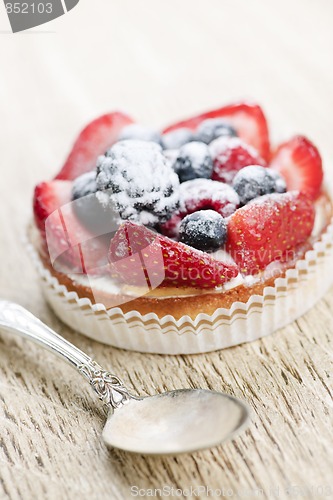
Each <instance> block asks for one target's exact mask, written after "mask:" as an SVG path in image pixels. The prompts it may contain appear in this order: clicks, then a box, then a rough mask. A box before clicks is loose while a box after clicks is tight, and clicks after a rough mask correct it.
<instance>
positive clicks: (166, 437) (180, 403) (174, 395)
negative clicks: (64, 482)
mask: <svg viewBox="0 0 333 500" xmlns="http://www.w3.org/2000/svg"><path fill="white" fill-rule="evenodd" d="M0 328H1V329H5V330H10V331H13V332H16V333H18V334H20V335H21V336H22V337H25V338H28V339H30V340H32V341H34V342H35V343H37V344H40V345H41V346H43V347H46V348H47V349H48V350H50V351H51V352H53V353H55V354H57V355H58V356H59V357H60V358H63V359H65V360H66V361H67V362H68V363H69V364H71V365H72V366H74V367H75V368H76V369H77V370H78V371H79V372H80V373H81V375H83V377H84V378H85V379H87V380H88V382H89V383H90V385H91V386H92V388H93V390H94V391H95V393H96V394H97V396H98V398H99V399H100V400H102V401H103V402H104V403H105V404H106V405H107V406H108V407H109V414H108V419H107V422H106V424H105V427H104V430H103V439H104V441H105V443H106V444H107V445H108V446H111V447H115V448H119V449H122V450H126V451H129V452H134V453H141V454H153V455H164V454H178V453H184V452H194V451H197V450H202V449H205V448H210V447H212V446H216V445H218V444H220V443H222V442H223V441H225V440H227V439H230V438H231V437H234V436H235V434H236V433H237V432H239V431H240V430H241V429H244V427H245V426H246V424H247V423H248V420H249V411H248V408H247V405H245V404H244V403H243V402H242V401H240V400H238V399H236V398H234V397H231V396H228V395H227V394H223V393H220V392H214V391H208V390H203V389H181V390H176V391H171V392H164V393H162V394H158V395H155V396H149V397H138V396H135V395H132V394H131V393H130V392H129V391H128V389H127V388H126V387H125V386H124V384H123V382H122V381H121V380H120V379H119V378H118V377H117V376H116V375H114V374H112V373H109V372H108V371H105V370H103V369H102V368H101V367H100V366H99V365H98V364H97V363H96V362H95V361H93V360H92V359H91V358H90V357H89V356H87V355H86V354H84V353H83V352H82V351H80V350H79V349H77V347H75V346H74V345H72V344H71V343H70V342H68V341H67V340H65V339H64V338H63V337H61V336H60V335H58V334H57V333H55V332H54V331H53V330H51V328H49V327H48V326H46V325H45V324H44V323H42V322H41V321H40V320H39V319H38V318H36V317H35V316H34V315H33V314H31V313H30V312H29V311H27V310H26V309H24V308H23V307H21V306H19V305H18V304H14V303H12V302H7V301H0Z"/></svg>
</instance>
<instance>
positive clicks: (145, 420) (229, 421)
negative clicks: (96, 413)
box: [103, 389, 249, 455]
mask: <svg viewBox="0 0 333 500" xmlns="http://www.w3.org/2000/svg"><path fill="white" fill-rule="evenodd" d="M248 418H249V411H248V409H247V406H245V405H244V404H243V403H242V402H241V401H239V400H238V399H235V398H233V397H231V396H228V395H226V394H223V393H220V392H214V391H207V390H203V389H180V390H177V391H171V392H164V393H162V394H158V395H155V396H150V397H145V398H137V399H134V398H133V399H131V400H129V401H128V402H127V403H126V404H125V405H123V406H122V407H121V408H119V409H117V411H115V412H110V413H109V418H108V420H107V422H106V425H105V427H104V431H103V439H104V441H105V443H106V444H107V445H108V446H111V447H114V448H121V449H122V450H126V451H130V452H134V453H140V454H148V455H176V454H179V453H186V452H194V451H198V450H202V449H205V448H211V447H212V446H216V445H218V444H220V443H222V442H223V441H225V440H226V439H230V438H231V437H232V436H234V435H235V434H236V433H237V432H239V431H240V430H241V429H242V428H243V427H244V426H245V425H246V424H247V422H248Z"/></svg>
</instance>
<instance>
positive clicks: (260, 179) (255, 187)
mask: <svg viewBox="0 0 333 500" xmlns="http://www.w3.org/2000/svg"><path fill="white" fill-rule="evenodd" d="M233 188H234V190H235V191H236V192H237V193H238V196H239V199H240V202H241V205H246V204H247V203H249V201H251V200H254V199H255V198H258V196H263V195H265V194H270V193H285V191H286V183H285V181H284V179H283V178H282V177H281V176H280V175H279V174H278V173H277V172H275V171H274V170H271V169H269V168H265V167H261V166H259V165H250V166H248V167H244V168H242V169H241V170H240V171H239V172H238V173H237V174H236V176H235V178H234V181H233Z"/></svg>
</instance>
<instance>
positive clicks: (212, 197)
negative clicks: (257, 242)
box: [179, 179, 239, 217]
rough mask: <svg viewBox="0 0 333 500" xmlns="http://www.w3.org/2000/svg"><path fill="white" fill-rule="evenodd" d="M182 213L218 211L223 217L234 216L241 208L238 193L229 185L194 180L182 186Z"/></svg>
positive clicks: (208, 180)
mask: <svg viewBox="0 0 333 500" xmlns="http://www.w3.org/2000/svg"><path fill="white" fill-rule="evenodd" d="M179 193H180V211H181V212H185V213H191V212H194V211H196V210H204V209H212V210H216V211H217V212H219V214H221V215H222V216H223V217H228V216H229V215H231V214H233V213H234V211H235V210H236V209H237V208H238V206H239V197H238V194H237V193H236V191H235V190H234V189H233V188H232V187H231V186H228V184H224V183H223V182H217V181H212V180H211V179H194V180H192V181H188V182H183V183H182V184H181V185H180V189H179Z"/></svg>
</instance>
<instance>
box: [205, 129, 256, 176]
mask: <svg viewBox="0 0 333 500" xmlns="http://www.w3.org/2000/svg"><path fill="white" fill-rule="evenodd" d="M210 152H211V155H212V158H213V163H214V168H213V175H212V179H213V180H215V181H220V182H226V183H227V184H231V183H232V181H233V179H234V177H235V175H236V174H237V172H238V171H239V170H241V169H242V168H244V167H247V166H248V165H261V166H266V162H265V161H264V160H263V159H262V158H261V157H260V155H259V154H258V152H257V151H256V150H255V149H254V148H253V147H252V146H249V145H248V144H246V143H245V142H243V141H242V140H241V139H238V138H237V137H232V138H227V137H220V138H219V139H216V140H215V141H213V142H212V143H211V144H210Z"/></svg>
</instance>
